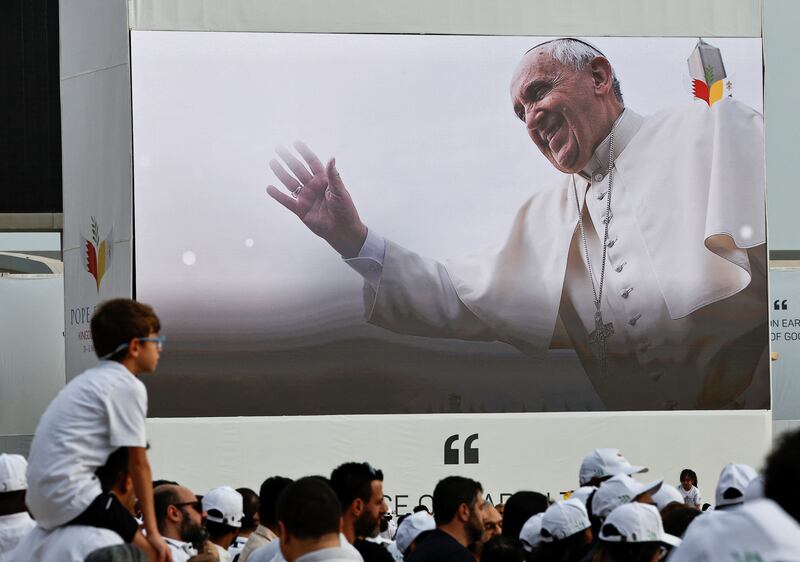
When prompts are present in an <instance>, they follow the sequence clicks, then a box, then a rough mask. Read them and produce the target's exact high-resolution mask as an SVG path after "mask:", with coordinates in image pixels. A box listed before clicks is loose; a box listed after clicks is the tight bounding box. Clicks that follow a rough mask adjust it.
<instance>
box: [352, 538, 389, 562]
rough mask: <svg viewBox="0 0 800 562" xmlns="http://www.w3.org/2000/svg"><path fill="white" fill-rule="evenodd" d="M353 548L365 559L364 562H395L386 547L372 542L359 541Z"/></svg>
mask: <svg viewBox="0 0 800 562" xmlns="http://www.w3.org/2000/svg"><path fill="white" fill-rule="evenodd" d="M353 546H354V547H355V549H356V550H357V551H358V552H359V553H360V554H361V556H362V557H363V558H364V562H393V560H394V559H393V558H392V555H391V554H390V553H389V551H388V550H386V548H385V547H384V546H382V545H380V544H377V543H374V542H372V541H367V540H362V539H359V540H357V541H355V542H354V543H353Z"/></svg>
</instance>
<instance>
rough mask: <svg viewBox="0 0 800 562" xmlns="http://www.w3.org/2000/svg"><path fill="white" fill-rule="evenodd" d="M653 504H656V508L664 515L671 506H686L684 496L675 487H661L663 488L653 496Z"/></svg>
mask: <svg viewBox="0 0 800 562" xmlns="http://www.w3.org/2000/svg"><path fill="white" fill-rule="evenodd" d="M653 503H655V504H656V507H657V508H658V510H659V511H660V512H661V513H662V515H663V513H664V510H665V509H667V508H669V507H671V506H677V507H682V506H683V505H684V502H683V496H682V495H681V493H680V492H679V491H678V489H677V488H675V487H674V486H661V488H659V490H658V491H657V492H655V493H654V494H653Z"/></svg>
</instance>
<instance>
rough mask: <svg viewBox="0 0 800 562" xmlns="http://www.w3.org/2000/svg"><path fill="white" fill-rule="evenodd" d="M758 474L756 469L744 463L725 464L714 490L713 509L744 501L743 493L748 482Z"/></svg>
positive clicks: (728, 507) (725, 507) (732, 506)
mask: <svg viewBox="0 0 800 562" xmlns="http://www.w3.org/2000/svg"><path fill="white" fill-rule="evenodd" d="M757 476H758V473H757V472H756V470H755V469H754V468H753V467H752V466H749V465H746V464H737V463H730V464H726V465H725V466H724V467H723V468H722V471H721V472H720V474H719V481H718V482H717V489H716V491H715V494H714V496H715V500H716V504H715V505H714V509H715V510H720V509H732V508H736V507H738V506H740V505H742V504H743V503H744V493H745V492H746V491H747V487H748V486H749V485H750V482H751V481H752V480H753V479H754V478H756V477H757Z"/></svg>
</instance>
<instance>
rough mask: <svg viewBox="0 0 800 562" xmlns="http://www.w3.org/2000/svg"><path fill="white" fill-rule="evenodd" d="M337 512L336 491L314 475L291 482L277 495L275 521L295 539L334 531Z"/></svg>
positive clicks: (337, 529)
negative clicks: (281, 524) (276, 518)
mask: <svg viewBox="0 0 800 562" xmlns="http://www.w3.org/2000/svg"><path fill="white" fill-rule="evenodd" d="M341 515H342V509H341V506H340V504H339V499H338V498H337V497H336V492H334V491H333V489H332V488H331V487H330V486H329V485H328V484H327V483H326V482H325V481H324V480H323V479H322V478H317V477H316V476H306V477H305V478H300V479H299V480H296V481H295V482H292V483H291V484H289V485H288V486H286V488H285V489H284V490H283V491H282V492H281V495H280V496H279V497H278V506H277V517H278V521H280V522H281V523H283V526H284V527H285V528H286V532H287V533H289V534H290V535H292V536H294V537H297V538H299V539H314V538H318V537H321V536H322V535H327V534H330V533H338V532H339V518H340V517H341Z"/></svg>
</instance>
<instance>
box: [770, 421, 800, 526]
mask: <svg viewBox="0 0 800 562" xmlns="http://www.w3.org/2000/svg"><path fill="white" fill-rule="evenodd" d="M798 466H800V430H797V431H792V432H789V433H786V434H784V435H783V437H782V438H781V440H780V441H779V443H778V444H777V445H776V446H775V447H774V448H773V449H772V452H771V453H770V454H769V456H768V457H767V464H766V467H765V469H764V496H766V497H768V498H770V499H771V500H773V501H774V502H776V503H777V504H778V505H779V506H781V507H782V508H783V510H784V511H785V512H786V513H788V514H789V515H791V516H792V517H794V518H795V520H796V521H798V522H800V480H798V478H797V467H798Z"/></svg>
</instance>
